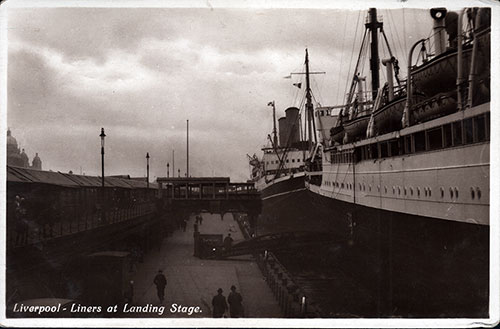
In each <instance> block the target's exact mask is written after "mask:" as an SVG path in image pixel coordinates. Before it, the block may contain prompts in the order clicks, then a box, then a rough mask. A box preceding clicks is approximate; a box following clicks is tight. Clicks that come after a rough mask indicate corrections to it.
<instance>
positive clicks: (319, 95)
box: [311, 78, 323, 100]
mask: <svg viewBox="0 0 500 329" xmlns="http://www.w3.org/2000/svg"><path fill="white" fill-rule="evenodd" d="M313 84H314V85H315V87H316V91H317V93H318V98H319V100H323V97H321V90H320V89H319V84H318V81H316V79H315V78H313ZM312 93H313V92H312V90H311V94H312Z"/></svg>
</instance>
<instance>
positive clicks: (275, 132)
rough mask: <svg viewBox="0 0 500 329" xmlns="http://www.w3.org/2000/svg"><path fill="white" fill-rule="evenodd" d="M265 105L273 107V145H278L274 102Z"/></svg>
mask: <svg viewBox="0 0 500 329" xmlns="http://www.w3.org/2000/svg"><path fill="white" fill-rule="evenodd" d="M267 105H271V106H272V107H273V144H274V145H278V133H277V130H276V107H275V106H274V101H272V102H269V103H268V104H267ZM273 147H274V146H273Z"/></svg>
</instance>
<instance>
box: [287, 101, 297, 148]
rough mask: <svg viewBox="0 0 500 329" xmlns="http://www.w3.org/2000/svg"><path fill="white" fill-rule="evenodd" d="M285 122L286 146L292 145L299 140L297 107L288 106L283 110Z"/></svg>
mask: <svg viewBox="0 0 500 329" xmlns="http://www.w3.org/2000/svg"><path fill="white" fill-rule="evenodd" d="M285 114H286V124H287V130H288V136H287V137H288V138H289V140H288V146H293V145H294V144H296V143H298V142H299V139H300V136H299V109H298V108H296V107H289V108H287V109H286V110H285Z"/></svg>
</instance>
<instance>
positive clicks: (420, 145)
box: [413, 131, 425, 152]
mask: <svg viewBox="0 0 500 329" xmlns="http://www.w3.org/2000/svg"><path fill="white" fill-rule="evenodd" d="M413 137H414V138H415V152H422V151H425V131H419V132H416V133H415V134H414V135H413Z"/></svg>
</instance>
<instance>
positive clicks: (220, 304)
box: [212, 285, 244, 318]
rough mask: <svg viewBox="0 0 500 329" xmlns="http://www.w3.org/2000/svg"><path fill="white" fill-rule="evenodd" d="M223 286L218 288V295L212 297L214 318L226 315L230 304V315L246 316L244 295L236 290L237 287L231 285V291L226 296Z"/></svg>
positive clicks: (235, 316)
mask: <svg viewBox="0 0 500 329" xmlns="http://www.w3.org/2000/svg"><path fill="white" fill-rule="evenodd" d="M222 293H223V290H222V288H219V289H217V295H215V296H214V298H212V315H213V317H214V318H222V317H225V316H224V314H226V312H227V310H228V304H229V316H230V317H232V318H241V317H243V316H244V310H243V297H241V294H240V293H239V292H237V291H236V287H235V286H234V285H233V286H231V292H230V293H229V296H227V302H226V297H225V296H224V295H223V294H222Z"/></svg>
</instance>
